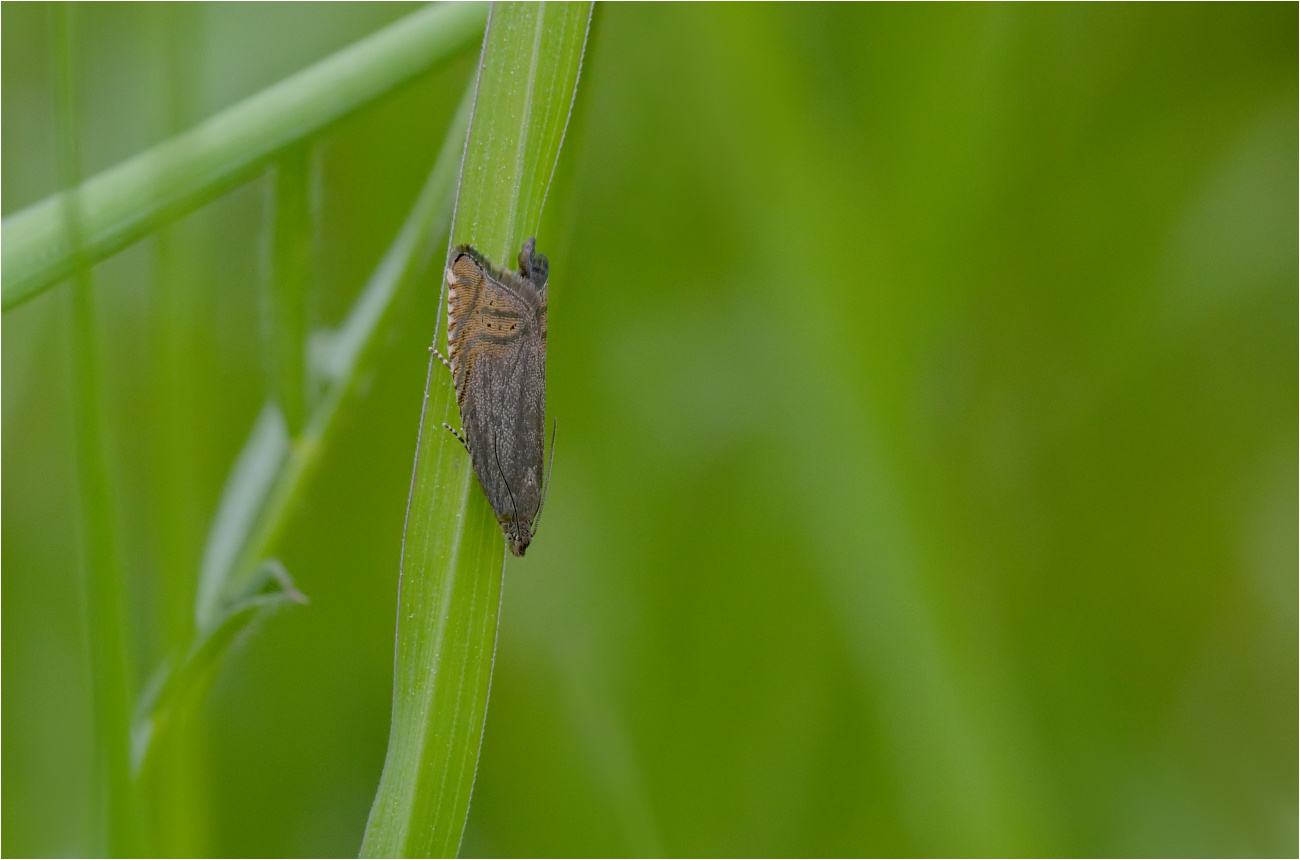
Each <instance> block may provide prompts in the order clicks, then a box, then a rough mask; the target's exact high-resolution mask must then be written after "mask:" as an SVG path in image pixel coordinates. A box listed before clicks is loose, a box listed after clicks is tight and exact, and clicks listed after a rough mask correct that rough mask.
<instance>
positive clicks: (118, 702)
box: [52, 3, 137, 856]
mask: <svg viewBox="0 0 1300 860" xmlns="http://www.w3.org/2000/svg"><path fill="white" fill-rule="evenodd" d="M52 9H53V21H54V40H55V46H56V50H55V59H56V64H57V69H56V79H57V81H58V106H57V115H58V138H59V145H58V164H59V174H60V179H61V181H62V182H63V184H64V186H65V187H68V188H71V187H75V186H76V184H77V182H78V181H79V179H80V153H79V147H78V145H77V121H76V83H75V80H76V75H75V69H74V66H73V50H72V41H73V33H72V26H73V24H72V20H71V9H70V7H69V6H68V5H67V4H63V3H57V4H54V5H53V7H52ZM63 203H64V205H63V206H62V217H63V220H64V223H65V224H66V228H67V231H68V233H69V235H71V236H74V237H75V236H77V235H79V234H80V230H81V212H80V211H79V210H78V207H77V198H76V197H74V196H68V197H65V198H64V199H63ZM76 262H77V265H76V266H75V268H73V269H72V272H71V274H72V284H71V320H70V323H71V330H72V331H71V338H70V341H71V349H72V383H73V397H72V403H73V420H74V423H75V427H74V431H73V436H74V439H75V440H76V441H75V444H76V462H77V480H78V485H79V489H80V507H81V522H80V526H81V543H82V565H83V575H84V579H85V598H86V627H87V637H86V638H87V643H88V645H89V648H90V679H91V699H92V713H93V717H94V760H95V761H94V768H95V785H94V798H95V819H96V820H95V825H96V826H95V840H96V849H97V850H96V853H100V854H105V855H110V856H129V855H131V854H132V853H134V849H135V845H136V836H137V830H136V821H135V815H134V803H133V798H132V786H131V771H130V746H129V743H130V713H131V710H130V708H131V693H130V688H131V684H130V677H129V674H128V660H127V655H126V648H127V643H126V630H125V624H124V622H123V594H122V575H121V570H120V569H119V564H118V557H117V548H116V545H115V543H116V542H115V535H114V530H113V522H114V517H113V499H112V492H111V490H110V487H109V481H108V466H107V463H106V462H105V456H104V449H103V438H104V437H103V432H102V416H101V413H100V404H99V397H100V390H99V367H98V362H97V359H96V347H97V343H96V332H95V307H94V294H93V283H92V279H91V274H90V269H89V265H88V263H87V262H86V261H84V260H77V261H76Z"/></svg>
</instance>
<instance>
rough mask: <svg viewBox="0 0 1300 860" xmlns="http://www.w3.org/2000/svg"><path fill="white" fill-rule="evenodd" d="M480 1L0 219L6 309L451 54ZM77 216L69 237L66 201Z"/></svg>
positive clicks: (344, 54)
mask: <svg viewBox="0 0 1300 860" xmlns="http://www.w3.org/2000/svg"><path fill="white" fill-rule="evenodd" d="M485 14H486V8H485V7H484V6H483V4H480V3H437V4H431V5H430V6H429V7H427V8H424V9H421V10H419V11H416V12H413V13H412V14H410V15H408V16H406V17H405V18H403V19H402V20H400V21H397V22H396V23H394V24H391V25H390V26H388V27H386V28H384V29H383V30H380V31H379V32H378V33H375V34H374V35H372V36H370V37H368V38H365V39H362V40H361V41H359V42H356V43H354V44H352V45H349V46H348V47H347V48H344V49H343V50H341V51H339V52H338V53H336V54H334V55H332V56H330V57H327V58H326V59H324V60H322V61H320V62H319V63H317V64H316V65H314V66H311V67H310V68H308V69H304V70H303V71H301V72H299V73H298V74H296V75H293V76H291V77H289V78H286V79H285V80H283V81H281V82H280V83H278V84H275V85H274V86H271V87H268V88H267V89H265V90H262V91H261V92H259V93H257V94H256V95H254V96H251V97H249V98H247V99H245V100H244V101H242V102H240V103H239V104H237V105H234V106H233V107H230V108H228V109H226V110H224V111H222V112H221V113H219V114H217V115H216V116H214V117H211V118H210V119H208V120H206V121H204V122H203V123H201V124H200V125H198V126H197V127H195V128H193V129H191V130H190V131H187V132H185V133H184V134H180V135H177V136H176V137H173V138H171V139H169V140H167V141H164V142H163V143H160V144H158V145H157V146H155V147H153V148H152V149H149V150H146V151H145V152H142V153H140V154H139V155H137V156H135V157H134V158H131V159H129V160H127V161H124V162H122V163H121V164H119V165H117V166H116V167H113V168H110V169H109V170H106V171H104V172H103V173H100V174H99V175H97V176H93V177H91V178H90V179H88V180H86V181H85V182H84V183H82V184H81V185H79V186H78V187H77V188H75V189H72V190H71V191H69V192H66V193H60V194H56V195H54V196H52V197H49V198H47V199H45V200H43V201H41V202H40V203H36V204H34V205H32V206H29V207H28V208H26V209H24V210H22V211H21V212H17V213H15V214H13V215H11V216H9V217H8V218H5V219H4V224H3V227H2V228H0V229H2V231H3V250H0V254H2V255H3V267H2V268H3V271H2V272H0V301H2V303H3V308H4V310H5V311H8V310H9V309H11V308H13V307H14V306H15V305H18V304H20V303H21V302H24V301H26V300H27V299H30V298H31V297H32V296H34V295H36V294H38V293H39V292H40V291H41V290H44V289H46V288H47V287H50V286H52V285H53V284H55V283H57V282H58V281H60V280H62V279H63V278H66V277H68V276H69V275H70V274H71V273H72V271H73V268H74V267H75V265H76V264H77V262H78V261H82V262H84V263H86V264H89V263H94V262H95V261H97V260H99V259H102V258H103V257H106V256H108V255H109V254H112V253H113V252H114V251H117V250H119V249H121V248H123V247H125V246H126V245H128V244H130V243H131V242H134V241H136V240H137V239H139V238H141V237H142V236H144V235H146V234H148V233H149V232H150V231H152V230H155V229H157V228H158V227H160V226H162V225H164V224H166V223H167V222H169V221H172V220H175V219H176V218H179V217H180V216H181V215H184V214H185V213H186V212H189V211H190V210H192V209H194V208H196V207H198V206H200V205H202V204H203V203H205V202H206V201H208V200H211V199H212V198H213V197H216V196H217V195H218V194H221V193H222V192H223V191H225V190H226V189H228V188H230V187H232V186H234V185H236V184H238V183H240V182H242V181H244V180H245V179H248V178H249V177H251V176H253V175H254V174H255V173H256V172H257V171H258V170H259V169H261V168H262V167H263V166H264V165H265V164H266V163H267V162H268V161H269V160H270V159H271V158H273V157H274V156H275V154H276V153H277V152H278V151H279V150H281V149H283V148H284V147H287V146H290V145H291V144H293V143H296V142H297V141H300V140H303V139H305V138H307V137H310V136H311V135H312V134H315V133H316V132H319V131H320V130H321V129H322V128H324V127H325V126H326V125H328V124H330V123H332V122H334V121H335V120H338V119H339V118H341V117H342V116H344V115H345V114H347V113H348V112H349V111H352V110H354V109H356V108H358V107H361V106H362V105H365V104H368V103H370V102H371V101H373V100H374V99H375V98H377V97H378V96H380V95H382V94H383V93H385V92H387V91H389V90H391V89H393V88H394V87H397V86H399V85H400V84H402V83H404V82H406V81H408V80H411V79H412V78H414V77H416V76H417V75H419V74H420V73H421V72H424V71H426V70H427V69H429V68H431V67H433V66H434V65H436V64H437V63H439V62H442V61H444V60H446V59H449V58H450V57H452V56H454V55H455V54H456V52H457V51H459V50H460V49H461V48H463V47H465V46H466V45H468V44H469V43H470V42H471V41H472V40H473V39H474V38H475V37H476V36H477V35H478V34H479V33H481V32H482V27H483V19H484V16H485ZM66 194H71V195H75V196H76V197H77V198H78V204H79V207H80V211H81V213H82V224H81V231H80V234H79V237H78V241H76V242H74V241H73V237H72V233H71V232H69V230H68V227H67V225H66V223H65V222H64V219H63V215H62V213H63V207H64V202H63V201H64V197H65V195H66Z"/></svg>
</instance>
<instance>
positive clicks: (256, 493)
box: [131, 89, 472, 772]
mask: <svg viewBox="0 0 1300 860" xmlns="http://www.w3.org/2000/svg"><path fill="white" fill-rule="evenodd" d="M471 95H472V89H470V90H467V91H466V93H465V98H464V99H462V103H461V106H460V108H459V109H458V110H457V112H456V115H455V116H454V117H453V118H452V122H451V126H450V128H449V130H448V132H447V138H446V140H445V141H444V143H443V145H442V149H441V150H440V151H439V153H438V158H437V161H436V163H435V165H434V168H433V170H432V172H431V173H430V174H429V178H428V180H427V181H426V182H425V185H424V188H423V189H422V190H421V192H420V195H419V197H418V198H417V199H416V201H415V204H414V206H412V208H411V212H410V214H409V215H408V216H407V218H406V221H405V223H404V224H403V225H402V229H401V231H400V232H399V233H398V235H397V237H396V238H395V239H394V240H393V243H392V245H390V246H389V249H388V251H387V253H385V255H384V258H383V260H381V261H380V263H379V266H378V267H377V268H376V269H375V272H374V274H373V275H372V276H371V278H370V281H369V283H368V284H367V285H366V288H365V290H363V292H362V294H361V296H360V297H359V298H358V299H357V301H356V303H355V304H354V305H353V308H352V311H351V312H350V313H349V315H348V318H347V320H346V321H345V322H344V324H343V326H342V327H341V328H340V330H339V332H338V333H337V334H336V335H334V336H333V337H329V338H326V339H325V340H324V344H325V345H324V346H323V347H319V348H318V351H319V352H320V353H321V355H320V357H319V360H320V361H321V363H322V365H323V366H322V368H321V369H322V371H323V372H324V373H325V375H326V376H327V377H328V379H329V380H330V383H329V388H328V389H327V391H326V392H325V395H324V397H323V399H322V401H321V404H320V405H319V406H318V407H317V408H316V410H315V411H314V412H313V414H312V416H311V418H310V420H309V421H308V423H307V426H306V427H305V428H304V430H303V433H302V434H301V436H299V437H298V438H296V439H294V438H291V437H290V435H289V431H288V428H287V426H286V424H285V421H284V417H283V415H282V414H281V413H280V410H279V409H278V408H277V407H276V406H275V404H272V403H268V404H267V405H266V407H265V408H264V409H263V410H262V413H261V414H260V415H259V416H258V419H257V422H256V423H255V424H254V426H253V430H252V432H250V434H249V437H248V441H247V442H246V443H245V445H244V449H243V451H242V452H241V453H240V455H239V457H238V459H237V460H236V462H235V465H234V467H232V471H231V476H230V479H229V480H228V481H227V483H226V488H225V491H224V493H223V495H222V499H221V502H220V504H219V506H218V509H217V515H216V517H215V518H214V519H213V524H212V529H211V531H210V532H209V535H208V542H207V546H206V547H205V550H204V554H203V562H202V567H201V570H200V575H199V587H198V593H197V595H196V599H195V634H194V640H193V642H192V644H191V646H190V648H189V649H188V651H187V653H186V654H185V655H183V656H182V657H181V658H179V659H177V660H175V661H173V662H172V663H171V664H169V665H168V666H164V667H163V668H162V669H161V670H159V672H158V674H157V675H156V676H155V677H154V679H153V681H152V682H151V684H150V686H149V689H148V691H147V693H146V695H145V696H144V697H143V698H142V701H141V703H140V706H139V707H138V708H137V710H136V718H135V723H134V726H133V728H132V733H131V736H132V761H133V763H134V766H135V768H136V770H137V772H138V770H139V768H140V767H141V766H142V765H143V763H144V762H145V760H146V759H147V757H148V752H149V748H150V745H151V743H152V740H153V738H154V737H155V736H156V734H157V732H158V731H160V730H162V727H163V726H165V725H166V722H167V719H168V717H169V716H170V715H171V714H172V713H174V712H175V711H176V710H177V705H178V703H181V702H184V701H186V699H187V697H192V696H193V695H195V694H196V693H197V692H198V691H199V690H201V689H202V685H203V683H204V682H205V681H206V680H207V679H208V678H210V677H211V675H212V670H213V669H214V668H215V665H216V662H217V660H218V659H219V658H220V656H221V654H222V653H224V650H225V648H226V646H227V645H229V644H230V643H231V642H232V641H234V639H235V638H236V636H237V635H238V634H239V633H240V631H242V630H243V629H244V628H245V627H246V626H247V625H248V623H249V622H250V621H252V620H253V619H254V618H255V617H256V616H257V614H258V613H259V611H260V610H263V609H266V608H268V607H275V606H281V605H284V604H286V603H291V602H304V601H305V598H304V597H303V596H302V595H301V594H300V593H299V592H298V591H297V589H296V588H295V587H294V584H293V581H292V579H291V578H290V577H289V574H288V572H287V571H285V570H284V568H283V566H282V565H281V564H280V562H279V561H278V560H276V559H274V558H272V557H271V554H272V553H273V552H274V551H275V547H276V544H277V542H278V540H279V536H280V532H281V530H282V528H283V526H284V523H285V521H286V520H287V519H288V514H289V513H290V512H291V511H292V510H293V508H294V506H295V504H296V503H297V502H298V500H299V499H300V498H301V497H302V492H303V489H304V487H305V485H306V483H307V479H308V478H309V477H310V475H311V473H312V471H313V469H314V468H315V466H316V465H317V463H319V461H320V458H321V456H322V454H323V453H324V452H325V451H326V450H327V449H328V445H329V441H330V435H331V431H332V429H333V428H334V426H335V425H336V419H337V418H338V416H339V415H340V414H341V412H342V411H343V410H344V409H345V408H346V407H347V405H348V403H349V402H350V401H351V400H352V399H353V398H354V397H355V396H356V393H357V388H358V384H357V383H358V380H359V379H360V378H361V377H362V376H363V375H364V374H365V372H366V370H367V368H368V367H369V365H370V364H371V362H373V360H374V356H375V348H376V343H377V340H378V338H377V337H376V335H377V333H378V332H380V331H383V330H384V329H385V328H386V327H387V325H388V324H390V323H391V322H392V320H391V314H392V313H394V312H395V311H394V306H395V302H394V301H393V299H394V297H395V296H396V295H397V294H398V292H399V291H400V290H403V289H409V288H412V287H414V286H416V285H417V284H418V283H420V282H421V278H420V274H421V272H422V269H423V266H424V265H425V263H426V261H427V256H428V254H427V251H428V249H429V247H430V246H431V245H433V244H434V243H437V242H439V241H440V240H441V239H442V237H443V236H444V235H445V233H446V229H447V225H448V222H449V220H450V217H451V208H452V201H453V192H454V190H455V182H456V167H457V157H458V156H459V155H460V153H461V151H462V149H463V145H464V140H465V129H466V127H467V125H468V124H469V112H470V104H471Z"/></svg>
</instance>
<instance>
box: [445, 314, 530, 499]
mask: <svg viewBox="0 0 1300 860" xmlns="http://www.w3.org/2000/svg"><path fill="white" fill-rule="evenodd" d="M512 334H514V333H512ZM468 353H469V355H470V356H472V359H471V360H470V361H469V362H467V364H466V368H465V370H466V372H465V378H464V380H463V381H462V384H463V385H465V386H466V387H467V389H468V391H470V392H471V396H469V397H467V398H465V403H464V405H463V406H462V408H461V421H462V423H463V424H464V427H465V435H466V438H467V439H468V440H469V445H470V454H471V457H472V460H473V464H474V474H476V475H477V476H478V481H479V484H481V485H482V486H483V492H484V493H485V494H486V495H487V497H488V501H489V502H490V503H491V504H492V509H493V510H494V511H495V512H496V514H497V520H498V521H500V522H502V523H506V522H521V523H531V522H532V520H533V517H534V516H535V515H536V514H537V508H538V505H539V504H540V503H541V491H542V477H543V475H542V460H543V448H544V444H545V433H546V342H545V341H544V340H542V339H541V337H540V332H539V331H537V325H536V320H535V318H534V319H532V320H529V319H527V318H524V320H522V321H521V323H520V325H519V329H518V330H517V336H515V337H513V338H501V339H500V340H498V339H497V338H495V337H493V338H491V340H489V336H488V335H480V336H479V340H478V342H477V343H476V344H474V345H471V346H470V347H468Z"/></svg>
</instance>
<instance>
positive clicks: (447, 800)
mask: <svg viewBox="0 0 1300 860" xmlns="http://www.w3.org/2000/svg"><path fill="white" fill-rule="evenodd" d="M591 8H592V7H591V6H590V5H589V4H576V3H575V4H567V3H553V4H545V3H543V4H524V3H506V4H499V5H495V6H493V10H492V13H491V15H490V16H489V18H488V28H487V33H486V36H485V38H484V43H483V55H482V58H481V59H480V62H479V78H478V89H477V93H476V96H475V105H474V117H473V120H472V122H471V124H470V130H469V137H468V140H467V142H466V146H465V158H464V163H463V165H462V167H461V183H460V191H459V194H458V196H457V203H456V216H455V219H454V221H453V224H452V230H451V240H452V243H460V242H469V243H472V244H474V245H475V246H476V247H478V248H479V249H480V250H482V251H484V252H485V253H487V254H488V255H489V256H491V257H492V258H493V259H494V260H496V261H498V262H499V263H501V264H504V265H507V266H509V265H512V264H513V263H512V261H513V257H514V255H515V253H517V252H518V249H519V246H520V245H521V244H522V243H523V241H524V239H526V238H527V237H528V236H531V235H533V234H534V233H535V232H536V230H537V226H538V222H539V220H540V218H541V212H542V206H543V203H544V201H545V198H546V192H547V189H548V187H549V185H550V180H551V176H552V174H553V172H554V169H555V164H556V159H557V158H558V156H559V151H560V145H561V143H562V141H563V138H564V130H565V126H566V124H567V122H568V117H569V113H570V110H571V108H572V105H573V98H574V94H575V93H576V91H577V84H578V76H579V73H580V70H581V65H582V54H583V50H584V47H585V45H586V38H587V31H588V28H589V24H590V21H591ZM440 308H441V304H440ZM453 402H454V401H453V397H452V387H451V380H450V377H449V375H448V374H447V373H446V371H445V370H444V369H443V367H442V365H441V364H440V363H438V362H437V361H436V360H431V361H430V365H429V377H428V381H427V382H426V385H425V402H424V411H423V414H422V416H421V421H420V437H419V442H418V445H417V450H416V459H415V470H414V474H413V476H412V481H411V495H410V501H409V503H408V506H407V518H406V534H405V536H404V538H403V543H402V570H401V585H400V592H399V597H398V618H397V654H396V668H395V673H394V680H393V722H392V728H391V733H390V735H389V741H388V755H387V758H386V759H385V762H384V772H383V776H382V777H381V779H380V783H379V790H378V792H377V793H376V795H375V802H374V805H373V807H372V808H371V812H370V821H369V822H368V824H367V826H366V836H365V841H364V843H363V844H362V849H361V850H362V854H363V856H368V857H380V856H388V857H393V856H452V855H454V854H455V853H456V851H457V849H458V847H459V845H460V839H461V834H462V833H463V831H464V827H465V818H466V815H467V813H468V811H469V802H470V795H471V793H472V791H473V787H474V773H475V769H476V767H477V764H478V754H479V745H480V742H481V741H482V737H483V724H484V720H485V718H486V715H487V702H488V693H489V689H490V686H491V677H492V661H493V658H494V656H495V649H496V629H497V613H498V609H499V606H500V597H501V577H502V572H503V561H504V553H505V544H504V540H503V538H502V535H501V530H500V529H499V528H498V526H497V523H496V518H495V517H494V516H493V514H492V510H491V508H490V507H489V506H488V503H487V500H486V499H485V498H484V496H483V493H482V491H481V490H480V488H479V486H478V482H477V480H476V479H475V478H474V475H473V471H472V469H471V468H470V463H469V459H468V458H467V457H466V456H465V452H464V450H463V449H462V448H461V446H460V443H459V442H457V441H456V440H454V439H453V438H452V437H451V435H450V434H449V433H447V432H446V431H445V430H443V428H442V426H441V425H442V422H444V421H447V422H449V423H458V421H457V419H456V418H455V415H454V413H455V407H454V406H453Z"/></svg>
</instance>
